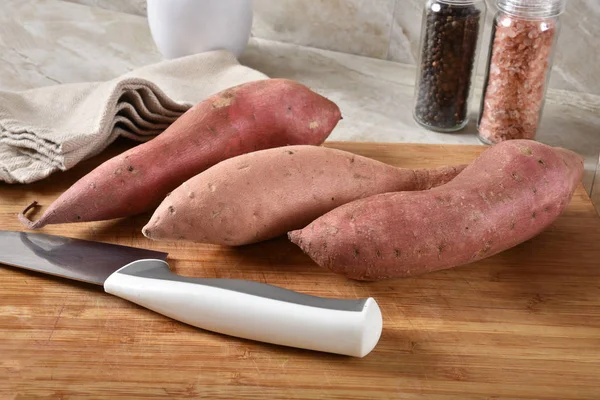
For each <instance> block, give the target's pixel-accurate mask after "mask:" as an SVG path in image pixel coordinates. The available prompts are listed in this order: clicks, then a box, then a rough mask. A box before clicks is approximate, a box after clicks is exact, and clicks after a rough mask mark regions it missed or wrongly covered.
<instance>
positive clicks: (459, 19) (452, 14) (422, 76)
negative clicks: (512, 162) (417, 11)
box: [413, 0, 486, 132]
mask: <svg viewBox="0 0 600 400" xmlns="http://www.w3.org/2000/svg"><path fill="white" fill-rule="evenodd" d="M485 14H486V5H485V1H483V0H428V1H427V2H426V4H425V7H424V10H423V17H422V21H421V38H420V43H419V53H418V54H419V59H418V61H417V77H416V83H415V93H414V108H413V117H414V119H415V120H416V121H417V122H418V123H419V124H420V125H422V126H423V127H425V128H427V129H430V130H434V131H438V132H454V131H458V130H460V129H462V128H464V127H465V126H466V125H467V123H468V122H469V116H468V109H469V100H470V98H471V95H472V92H473V81H474V79H475V75H476V73H477V58H478V52H479V47H480V46H479V45H480V37H481V35H482V33H483V27H484V25H485Z"/></svg>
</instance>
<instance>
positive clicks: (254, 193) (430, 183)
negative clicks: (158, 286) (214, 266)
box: [142, 145, 465, 246]
mask: <svg viewBox="0 0 600 400" xmlns="http://www.w3.org/2000/svg"><path fill="white" fill-rule="evenodd" d="M464 167H465V166H464V165H459V166H449V167H443V168H436V169H432V170H412V169H404V168H396V167H393V166H391V165H388V164H384V163H382V162H379V161H376V160H373V159H371V158H367V157H362V156H360V155H356V154H353V153H350V152H346V151H342V150H337V149H332V148H327V147H321V146H306V145H297V146H287V147H280V148H275V149H268V150H261V151H256V152H253V153H249V154H244V155H241V156H238V157H234V158H230V159H228V160H225V161H223V162H221V163H219V164H217V165H215V166H213V167H211V168H209V169H208V170H206V171H205V172H203V173H201V174H199V175H196V176H195V177H193V178H191V179H190V180H188V181H187V182H185V183H184V184H182V185H181V186H180V187H178V188H177V189H175V190H174V191H173V192H172V193H171V194H170V195H169V196H168V197H167V198H166V199H165V200H164V201H163V202H162V203H161V205H160V206H159V207H158V208H157V209H156V211H155V212H154V215H153V216H152V218H151V219H150V221H149V222H148V224H147V225H146V226H145V227H144V228H143V230H142V232H143V233H144V235H145V236H147V237H149V238H151V239H154V240H167V241H175V240H183V241H193V242H203V243H213V244H221V245H230V246H238V245H245V244H250V243H255V242H259V241H263V240H267V239H271V238H274V237H276V236H280V235H285V234H286V233H287V232H288V231H290V230H292V229H299V228H302V227H304V226H306V225H307V224H308V223H310V222H311V221H313V220H314V219H315V218H317V217H319V216H320V215H323V214H325V213H326V212H328V211H330V210H332V209H334V208H335V207H337V206H340V205H342V204H345V203H347V202H349V201H352V200H356V199H359V198H362V197H366V196H371V195H373V194H376V193H383V192H389V191H397V190H424V189H429V188H431V187H434V186H438V185H440V184H443V183H445V182H448V181H449V180H450V179H452V178H454V177H455V176H456V175H457V174H458V173H459V172H460V171H462V169H463V168H464Z"/></svg>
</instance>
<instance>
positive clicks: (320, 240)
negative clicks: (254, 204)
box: [288, 140, 583, 281]
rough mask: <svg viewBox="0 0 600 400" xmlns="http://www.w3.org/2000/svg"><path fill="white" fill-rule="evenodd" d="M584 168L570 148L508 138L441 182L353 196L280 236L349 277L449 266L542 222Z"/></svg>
mask: <svg viewBox="0 0 600 400" xmlns="http://www.w3.org/2000/svg"><path fill="white" fill-rule="evenodd" d="M582 174H583V159H582V158H581V157H580V156H579V155H577V154H575V153H573V152H571V151H569V150H565V149H562V148H558V147H550V146H548V145H545V144H542V143H538V142H535V141H530V140H511V141H506V142H502V143H499V144H496V145H494V146H493V147H491V148H488V149H486V150H485V151H484V152H482V153H481V154H480V155H479V156H478V157H477V158H476V159H475V160H474V161H473V162H472V163H471V164H469V166H467V168H465V169H464V170H463V171H462V172H461V173H460V174H458V176H457V177H456V178H454V179H453V180H451V181H450V182H448V183H447V184H445V185H441V186H438V187H436V188H433V189H431V190H428V191H421V192H396V193H384V194H378V195H375V196H371V197H368V198H364V199H360V200H356V201H354V202H351V203H348V204H345V205H342V206H340V207H338V208H336V209H334V210H332V211H330V212H329V213H327V214H325V215H323V216H321V217H319V218H317V219H316V220H315V221H313V222H311V223H310V224H309V225H308V226H306V227H305V228H303V229H301V230H295V231H292V232H290V233H289V234H288V237H289V239H290V240H291V241H292V242H293V243H295V244H296V245H298V246H299V247H300V248H301V249H302V250H303V251H304V252H305V253H306V254H308V255H309V256H310V257H311V258H312V259H313V260H314V261H315V262H316V263H317V264H319V265H320V266H322V267H324V268H328V269H330V270H331V271H333V272H335V273H339V274H341V275H343V276H346V277H348V278H351V279H356V280H370V281H374V280H384V279H393V278H400V277H407V276H411V275H417V274H422V273H426V272H430V271H436V270H441V269H446V268H452V267H455V266H459V265H463V264H468V263H472V262H474V261H477V260H481V259H483V258H486V257H490V256H492V255H494V254H497V253H499V252H502V251H504V250H506V249H509V248H511V247H514V246H516V245H518V244H520V243H522V242H525V241H527V240H529V239H531V238H533V237H535V236H536V235H538V234H539V233H541V232H542V231H544V230H545V229H546V228H547V227H548V226H549V225H550V224H552V223H553V222H554V221H555V220H556V219H557V218H558V217H559V216H560V215H561V213H562V212H563V211H564V210H565V208H566V207H567V205H568V203H569V202H570V199H571V197H572V195H573V193H574V190H575V189H576V187H577V185H578V183H579V182H580V180H581V177H582Z"/></svg>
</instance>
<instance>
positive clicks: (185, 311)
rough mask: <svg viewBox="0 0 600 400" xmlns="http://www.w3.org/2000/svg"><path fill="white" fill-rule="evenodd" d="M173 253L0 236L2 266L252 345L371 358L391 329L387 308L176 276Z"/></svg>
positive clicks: (4, 233) (21, 235)
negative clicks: (77, 284)
mask: <svg viewBox="0 0 600 400" xmlns="http://www.w3.org/2000/svg"><path fill="white" fill-rule="evenodd" d="M167 256H168V254H167V253H164V252H158V251H154V250H147V249H141V248H137V247H129V246H123V245H116V244H111V243H103V242H96V241H87V240H81V239H75V238H69V237H64V236H56V235H47V234H42V233H27V232H14V231H1V230H0V264H6V265H9V266H12V267H18V268H23V269H28V270H32V271H36V272H41V273H45V274H50V275H54V276H58V277H62V278H68V279H74V280H77V281H81V282H86V283H90V284H96V285H101V286H103V288H104V291H105V292H106V293H108V294H112V295H115V296H118V297H120V298H123V299H125V300H128V301H131V302H133V303H135V304H138V305H140V306H142V307H145V308H148V309H150V310H152V311H154V312H157V313H160V314H162V315H165V316H167V317H169V318H172V319H175V320H178V321H180V322H183V323H186V324H189V325H192V326H195V327H198V328H201V329H205V330H209V331H212V332H217V333H221V334H225V335H229V336H235V337H241V338H244V339H249V340H255V341H261V342H267V343H272V344H276V345H282V346H289V347H296V348H303V349H308V350H315V351H322V352H329V353H336V354H343V355H348V356H354V357H364V356H366V355H367V354H369V353H370V352H371V351H372V350H373V349H374V348H375V346H376V345H377V343H378V341H379V339H380V336H381V331H382V328H383V320H382V316H381V311H380V309H379V305H378V304H377V302H376V301H375V299H373V298H372V297H369V298H366V299H356V300H354V299H336V298H323V297H317V296H312V295H308V294H303V293H299V292H295V291H291V290H287V289H284V288H281V287H278V286H273V285H269V284H264V283H261V282H255V281H249V280H240V279H223V278H193V277H187V276H182V275H177V274H175V273H173V272H172V271H171V269H170V267H169V264H168V263H167V261H166V259H167Z"/></svg>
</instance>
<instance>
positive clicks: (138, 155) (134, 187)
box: [19, 79, 341, 229]
mask: <svg viewBox="0 0 600 400" xmlns="http://www.w3.org/2000/svg"><path fill="white" fill-rule="evenodd" d="M340 119H341V113H340V110H339V108H338V107H337V105H336V104H335V103H333V102H332V101H330V100H328V99H327V98H325V97H323V96H321V95H319V94H317V93H315V92H313V91H312V90H310V89H309V88H308V87H306V86H304V85H302V84H300V83H298V82H294V81H290V80H285V79H267V80H259V81H254V82H249V83H244V84H241V85H238V86H235V87H232V88H229V89H226V90H224V91H222V92H220V93H217V94H215V95H213V96H211V97H209V98H207V99H206V100H204V101H202V102H200V103H199V104H197V105H195V106H194V107H192V108H191V109H189V110H188V111H187V112H185V113H184V114H183V115H182V116H181V117H179V118H178V119H177V120H176V121H175V122H174V123H173V124H172V125H170V126H169V127H168V128H167V129H166V130H165V131H164V132H163V133H162V134H160V135H159V136H157V137H156V138H155V139H153V140H151V141H149V142H147V143H144V144H141V145H138V146H136V147H134V148H132V149H130V150H128V151H126V152H124V153H122V154H120V155H118V156H117V157H114V158H112V159H110V160H108V161H106V162H105V163H103V164H102V165H100V166H99V167H97V168H96V169H94V170H93V171H91V172H90V173H89V174H87V175H86V176H84V177H83V178H81V179H80V180H79V181H77V182H76V183H75V184H74V185H73V186H72V187H70V188H69V189H68V190H67V191H66V192H64V193H63V194H62V195H61V196H60V197H59V198H58V199H57V200H56V201H55V202H53V203H52V204H51V205H50V207H49V208H48V209H47V210H46V212H45V213H44V214H43V215H42V216H41V218H40V219H39V220H38V221H36V222H31V221H30V220H29V219H27V218H26V217H25V216H24V214H25V213H26V212H27V210H28V209H29V208H30V207H31V206H33V205H35V203H34V204H33V205H31V206H29V207H27V208H26V209H25V210H24V211H23V212H22V213H21V214H20V215H19V219H20V220H21V222H22V223H23V224H24V225H25V226H27V227H28V228H30V229H36V228H41V227H43V226H45V225H47V224H58V223H70V222H84V221H98V220H108V219H114V218H120V217H127V216H132V215H136V214H141V213H144V212H148V211H152V210H154V209H155V208H156V207H157V206H158V205H159V204H160V202H161V201H162V200H163V199H164V198H165V196H166V195H167V193H168V192H170V191H171V190H173V189H175V188H176V187H178V186H179V185H181V184H182V183H183V182H185V181H186V180H188V179H189V178H191V177H192V176H194V175H196V174H198V173H200V172H202V171H204V170H206V169H207V168H209V167H211V166H213V165H215V164H217V163H218V162H220V161H222V160H225V159H227V158H231V157H234V156H237V155H240V154H244V153H248V152H251V151H255V150H259V149H265V148H271V147H279V146H285V145H294V144H307V145H319V144H321V143H323V142H324V141H325V139H326V138H327V137H328V136H329V134H330V133H331V131H332V130H333V128H334V127H335V126H336V125H337V123H338V121H339V120H340Z"/></svg>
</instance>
